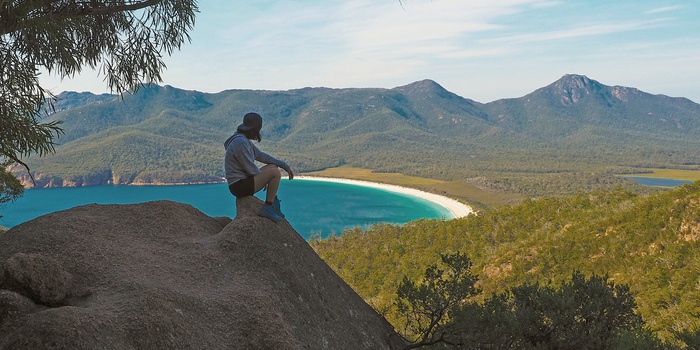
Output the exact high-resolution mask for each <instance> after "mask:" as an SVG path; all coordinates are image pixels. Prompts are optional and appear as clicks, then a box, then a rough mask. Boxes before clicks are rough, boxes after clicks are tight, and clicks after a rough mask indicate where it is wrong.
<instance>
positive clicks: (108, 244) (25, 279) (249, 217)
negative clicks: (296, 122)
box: [0, 197, 403, 349]
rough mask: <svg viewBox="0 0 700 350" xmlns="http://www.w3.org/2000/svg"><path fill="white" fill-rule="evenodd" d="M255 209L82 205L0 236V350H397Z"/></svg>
mask: <svg viewBox="0 0 700 350" xmlns="http://www.w3.org/2000/svg"><path fill="white" fill-rule="evenodd" d="M261 204H262V203H261V202H260V201H259V200H258V199H256V198H254V197H248V198H244V199H242V200H239V201H238V202H237V213H238V214H237V216H236V218H235V219H234V220H231V219H229V218H211V217H208V216H206V215H204V214H203V213H201V212H200V211H198V210H197V209H195V208H193V207H191V206H189V205H184V204H179V203H175V202H169V201H158V202H149V203H143V204H135V205H87V206H82V207H76V208H73V209H70V210H67V211H63V212H57V213H52V214H48V215H45V216H42V217H39V218H37V219H34V220H32V221H29V222H27V223H24V224H21V225H19V226H16V227H14V228H13V229H11V230H10V231H8V232H6V233H4V234H0V349H49V348H51V349H395V348H400V347H401V346H402V345H403V344H402V342H401V340H400V337H399V336H398V335H397V334H396V333H395V332H394V331H393V329H392V327H391V326H390V325H389V324H388V323H387V322H386V321H385V320H384V319H383V318H382V317H381V316H380V315H378V314H377V313H376V312H375V311H374V310H373V309H372V308H371V307H370V306H368V305H367V304H366V303H365V302H364V301H363V300H362V299H361V298H360V297H359V296H358V295H357V294H356V293H355V292H354V291H353V290H352V289H351V288H350V287H349V286H348V285H347V284H346V283H345V282H343V281H342V280H341V279H340V278H339V277H338V276H337V275H336V274H335V273H334V272H333V271H332V270H331V269H330V268H329V267H328V266H327V265H326V264H325V263H324V262H323V261H322V260H321V259H320V258H319V257H318V256H317V255H316V254H315V252H314V251H313V250H312V249H311V247H310V246H309V245H308V243H307V242H306V241H305V240H304V239H303V238H302V237H301V236H299V234H298V233H297V232H296V231H295V230H294V229H293V228H292V227H291V226H290V225H289V224H288V223H287V222H286V221H282V222H280V223H274V222H272V221H270V220H268V219H265V218H261V217H258V216H257V215H256V214H255V213H256V211H257V209H258V208H259V206H260V205H261ZM232 211H233V208H232Z"/></svg>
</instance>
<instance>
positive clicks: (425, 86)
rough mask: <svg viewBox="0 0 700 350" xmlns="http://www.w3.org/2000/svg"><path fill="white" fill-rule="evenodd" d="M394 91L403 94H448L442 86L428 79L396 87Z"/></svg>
mask: <svg viewBox="0 0 700 350" xmlns="http://www.w3.org/2000/svg"><path fill="white" fill-rule="evenodd" d="M394 90H399V91H401V92H403V93H405V94H426V93H427V94H434V93H439V94H443V93H449V91H447V90H446V89H445V88H444V87H442V85H440V84H438V83H437V82H435V81H434V80H430V79H423V80H419V81H416V82H413V83H410V84H407V85H403V86H398V87H396V88H394Z"/></svg>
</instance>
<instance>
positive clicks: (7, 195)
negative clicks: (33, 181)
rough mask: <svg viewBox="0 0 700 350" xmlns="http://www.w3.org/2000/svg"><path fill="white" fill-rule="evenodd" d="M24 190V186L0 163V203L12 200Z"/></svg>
mask: <svg viewBox="0 0 700 350" xmlns="http://www.w3.org/2000/svg"><path fill="white" fill-rule="evenodd" d="M23 192H24V187H22V184H21V183H20V182H19V180H18V179H17V178H16V177H15V176H14V175H13V174H11V173H9V172H7V171H5V169H4V167H3V166H2V164H0V204H2V203H5V202H9V201H14V200H15V199H17V198H18V197H19V196H21V195H22V193H23Z"/></svg>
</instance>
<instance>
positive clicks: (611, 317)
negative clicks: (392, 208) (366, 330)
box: [397, 254, 697, 350]
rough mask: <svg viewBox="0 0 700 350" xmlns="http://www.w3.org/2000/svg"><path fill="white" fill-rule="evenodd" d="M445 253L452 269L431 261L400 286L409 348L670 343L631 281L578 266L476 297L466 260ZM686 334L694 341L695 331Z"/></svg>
mask: <svg viewBox="0 0 700 350" xmlns="http://www.w3.org/2000/svg"><path fill="white" fill-rule="evenodd" d="M441 258H442V263H443V264H444V265H446V266H447V267H448V271H449V272H447V273H446V271H444V270H441V269H439V268H437V266H436V265H431V266H429V267H428V268H427V269H426V270H425V276H424V278H423V281H422V282H421V283H419V284H418V283H415V282H413V281H412V280H410V279H408V278H404V280H403V281H402V282H401V284H400V285H399V288H398V290H397V303H398V306H399V308H398V310H399V312H400V313H401V314H403V315H404V316H405V317H406V319H407V322H406V324H407V326H408V329H407V331H408V333H406V332H404V334H408V335H409V336H415V338H414V340H413V341H412V342H411V343H410V345H408V346H407V347H406V348H407V349H410V348H418V347H425V346H428V347H434V348H443V347H448V348H456V349H572V350H574V349H575V350H579V349H638V348H644V349H662V348H668V349H670V348H672V346H671V345H668V344H664V343H663V342H662V341H660V340H659V339H657V338H655V337H654V336H653V335H652V334H651V333H650V332H649V331H648V330H646V329H645V328H644V323H643V321H642V318H641V317H640V316H639V315H638V314H637V313H635V307H636V304H635V301H634V297H633V295H632V293H631V292H630V289H629V287H627V286H625V285H616V284H615V283H613V282H610V281H609V278H608V276H598V275H596V274H593V275H591V276H590V277H589V278H586V276H585V275H584V274H583V273H581V272H579V271H575V272H574V273H573V274H572V276H571V279H570V280H566V281H564V282H563V283H562V284H561V285H559V286H556V285H553V284H552V283H547V284H546V285H542V284H540V283H534V284H530V283H525V284H523V285H520V286H516V287H513V288H510V289H508V290H506V291H505V292H503V293H499V294H495V295H492V296H490V297H488V298H486V300H484V301H483V302H477V301H474V300H473V299H474V298H473V296H475V295H476V294H477V293H478V290H477V289H475V288H474V285H475V283H476V281H477V277H476V276H474V275H472V274H471V273H470V272H469V270H470V268H471V262H470V261H469V259H468V258H467V257H466V256H465V255H463V254H451V255H443V256H441ZM682 336H684V337H685V338H686V339H687V340H686V344H687V345H688V346H691V347H692V344H693V343H692V340H693V339H694V338H693V337H696V336H697V333H687V334H683V335H682ZM695 339H696V338H695Z"/></svg>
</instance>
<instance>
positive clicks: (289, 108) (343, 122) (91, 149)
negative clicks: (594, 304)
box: [13, 75, 700, 208]
mask: <svg viewBox="0 0 700 350" xmlns="http://www.w3.org/2000/svg"><path fill="white" fill-rule="evenodd" d="M58 98H59V100H58V102H57V104H60V106H61V107H62V108H63V109H61V110H59V111H58V112H57V113H55V114H53V115H51V117H49V118H48V119H47V122H50V121H54V120H61V121H62V124H61V125H62V128H63V129H64V130H65V135H62V137H61V139H60V141H61V142H60V144H59V145H57V147H56V154H55V155H52V156H50V157H44V158H36V157H31V158H29V159H28V160H27V164H28V165H30V166H31V169H33V170H34V174H35V177H36V178H37V179H45V180H38V183H37V185H39V186H61V185H81V184H82V185H85V184H93V183H94V182H95V181H97V182H99V183H110V182H111V183H132V182H149V181H151V182H157V183H166V182H175V183H184V182H211V181H218V180H219V179H221V178H222V177H223V173H222V171H223V170H222V167H221V166H220V164H221V157H222V153H223V147H222V146H221V145H222V142H223V140H225V139H226V138H227V137H228V136H229V135H230V134H231V133H232V132H233V131H234V130H233V129H234V128H235V126H236V125H238V124H239V123H240V120H241V116H242V115H244V114H245V113H247V112H249V111H251V110H255V111H257V112H259V113H260V114H261V115H263V117H264V120H265V122H264V124H265V126H264V128H263V132H264V135H263V143H262V144H261V148H263V149H264V150H266V151H269V152H271V153H274V154H277V155H279V156H280V157H281V158H284V159H285V160H287V161H288V162H289V163H290V164H294V167H295V169H296V170H298V172H299V173H304V172H314V171H320V170H324V169H329V168H336V167H343V168H341V169H348V168H351V169H352V168H360V169H369V170H372V171H373V172H374V173H375V174H374V175H372V176H378V175H377V174H380V173H398V174H404V175H406V176H410V177H419V178H430V179H435V180H440V181H443V182H442V183H440V184H431V185H430V186H431V187H434V188H433V190H434V191H435V192H437V193H441V192H444V191H447V190H449V191H452V192H454V193H456V194H457V195H456V198H458V199H461V200H465V201H468V202H469V203H470V204H472V205H474V206H475V207H477V208H488V207H493V206H497V205H500V204H502V203H515V202H517V201H518V200H519V199H520V198H525V197H545V196H551V195H561V194H573V193H576V192H578V191H590V190H600V189H614V188H624V189H627V190H631V191H644V190H648V189H645V188H643V187H641V186H638V185H636V184H635V182H634V181H631V180H627V179H625V178H624V177H621V176H618V175H625V174H637V173H646V172H649V169H679V170H688V171H698V170H700V141H698V140H700V137H698V136H699V135H700V122H698V120H699V119H700V105H698V104H696V103H694V102H692V101H689V100H687V99H683V98H671V97H667V96H663V95H651V94H647V93H644V92H641V91H639V90H636V89H634V88H626V87H620V86H607V85H603V84H601V83H599V82H597V81H595V80H592V79H589V78H587V77H585V76H579V75H566V76H564V77H562V78H561V79H559V80H558V81H556V82H554V83H552V84H550V85H548V86H546V87H544V88H541V89H538V90H536V91H534V92H532V93H530V94H528V95H525V96H523V97H520V98H512V99H502V100H497V101H493V102H489V103H479V102H476V101H473V100H470V99H468V98H464V97H461V96H457V95H455V94H453V93H451V92H449V91H447V90H445V89H444V88H442V87H441V86H440V85H439V84H437V83H436V82H434V81H430V80H423V81H418V82H414V83H411V84H408V85H405V86H400V87H396V88H393V89H376V88H367V89H328V88H303V89H297V90H288V91H264V90H227V91H222V92H220V93H215V94H210V93H201V92H197V91H185V90H180V89H177V88H174V87H171V86H164V87H163V86H149V87H144V88H142V89H141V90H139V92H138V93H136V94H135V95H133V96H125V97H124V99H123V100H121V99H119V98H117V97H116V96H112V98H111V99H110V98H109V96H99V97H96V96H85V95H81V94H75V93H66V94H61V95H59V96H58ZM13 171H15V173H16V174H18V175H19V176H20V177H21V178H22V179H23V180H24V183H25V184H30V183H31V181H29V180H28V174H26V172H24V173H23V172H22V169H21V168H14V169H13ZM419 186H423V185H420V184H419ZM426 186H427V185H426Z"/></svg>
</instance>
